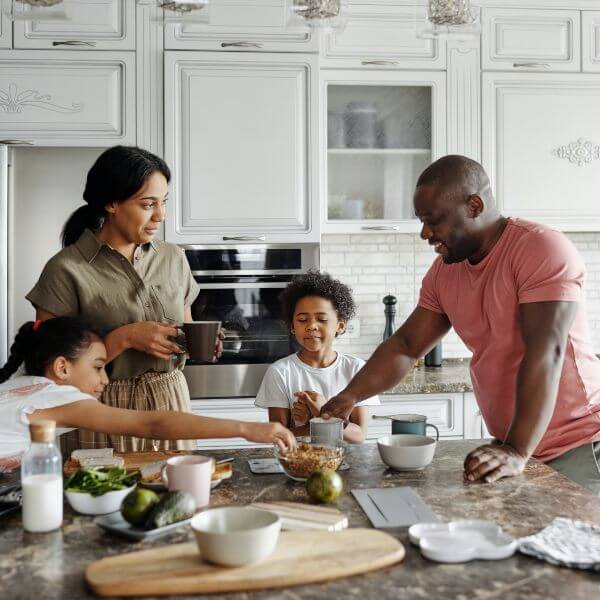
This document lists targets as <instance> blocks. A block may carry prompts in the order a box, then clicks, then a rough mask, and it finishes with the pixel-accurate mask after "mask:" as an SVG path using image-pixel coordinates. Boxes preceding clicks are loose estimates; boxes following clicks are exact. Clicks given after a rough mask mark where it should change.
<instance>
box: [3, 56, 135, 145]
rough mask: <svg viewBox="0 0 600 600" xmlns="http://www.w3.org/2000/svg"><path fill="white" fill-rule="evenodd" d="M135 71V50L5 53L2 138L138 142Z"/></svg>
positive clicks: (58, 142)
mask: <svg viewBox="0 0 600 600" xmlns="http://www.w3.org/2000/svg"><path fill="white" fill-rule="evenodd" d="M134 69H135V57H134V54H133V53H132V52H96V53H93V54H90V53H87V52H70V53H68V56H67V54H62V55H58V54H57V53H55V52H52V51H37V50H36V51H32V52H31V51H23V50H14V51H2V52H0V138H5V139H7V138H18V139H25V140H30V141H33V142H34V143H35V144H39V145H41V146H64V145H69V146H100V147H102V146H112V145H114V144H119V143H128V144H133V143H135V122H134V118H133V117H134V112H133V111H134V103H135V87H134V85H135V84H134V81H135V80H134Z"/></svg>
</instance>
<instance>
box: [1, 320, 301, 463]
mask: <svg viewBox="0 0 600 600" xmlns="http://www.w3.org/2000/svg"><path fill="white" fill-rule="evenodd" d="M106 358H107V352H106V347H105V346H104V343H103V342H102V339H101V338H100V337H99V336H98V334H97V333H96V332H94V330H93V329H91V328H90V327H88V326H87V325H86V324H85V323H83V322H82V321H81V320H80V319H77V318H74V317H58V318H56V319H50V320H48V321H45V322H41V321H36V323H35V324H34V323H31V322H29V323H25V325H23V326H22V327H21V329H20V330H19V333H18V334H17V336H16V338H15V342H14V344H13V345H12V347H11V350H10V357H9V360H8V362H7V363H6V365H5V366H4V367H3V368H0V459H3V458H5V457H15V458H17V457H18V456H19V455H20V454H22V453H23V452H24V451H25V450H26V448H27V446H28V445H29V430H28V425H29V423H32V422H36V421H39V420H41V419H51V420H53V421H56V424H57V426H58V428H59V429H58V434H61V433H64V432H66V431H67V430H68V429H69V428H73V427H85V428H87V429H88V430H92V431H97V432H103V433H105V434H117V435H126V434H133V435H138V436H140V437H142V438H160V439H178V438H181V439H192V440H195V439H198V438H206V437H211V438H215V437H216V438H225V437H244V438H246V439H247V440H249V441H252V442H263V443H265V442H266V443H269V442H272V443H276V444H278V445H279V446H280V447H281V448H282V449H287V448H293V447H294V446H295V438H294V436H293V435H292V433H291V432H290V431H288V430H287V429H285V428H284V427H283V426H282V425H280V424H273V423H245V422H243V421H230V420H226V419H211V418H208V417H197V416H194V415H184V414H182V413H180V412H166V411H143V412H139V411H135V410H127V409H122V408H112V407H108V406H105V405H103V404H101V403H100V402H98V401H97V399H98V398H99V397H100V396H101V395H102V393H103V390H104V388H105V387H106V385H107V383H108V378H107V376H106V371H105V370H104V366H105V364H106ZM23 361H25V369H26V373H27V376H25V377H16V378H14V379H10V380H9V381H6V380H7V379H8V378H9V377H10V376H11V375H12V374H13V373H14V372H15V371H16V369H17V367H18V366H19V365H20V364H21V363H22V362H23Z"/></svg>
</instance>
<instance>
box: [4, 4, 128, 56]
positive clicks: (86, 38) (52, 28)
mask: <svg viewBox="0 0 600 600" xmlns="http://www.w3.org/2000/svg"><path fill="white" fill-rule="evenodd" d="M67 10H68V16H69V18H68V20H51V19H48V20H47V21H15V22H14V47H15V48H23V49H33V48H36V49H37V48H47V49H55V50H86V49H87V50H93V49H96V50H135V2H131V1H128V0H92V1H90V0H70V1H69V3H68V6H67Z"/></svg>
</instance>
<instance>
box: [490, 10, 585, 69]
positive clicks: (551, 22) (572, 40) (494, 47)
mask: <svg viewBox="0 0 600 600" xmlns="http://www.w3.org/2000/svg"><path fill="white" fill-rule="evenodd" d="M580 19H581V13H580V12H579V11H578V10H531V9H513V8H485V9H483V10H482V67H483V69H484V70H500V71H579V70H580V68H581V64H580V63H581V54H580V44H581V42H580V40H581V36H580Z"/></svg>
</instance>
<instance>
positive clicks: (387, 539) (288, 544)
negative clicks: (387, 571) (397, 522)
mask: <svg viewBox="0 0 600 600" xmlns="http://www.w3.org/2000/svg"><path fill="white" fill-rule="evenodd" d="M403 558H404V546H402V544H401V543H400V542H399V541H398V540H396V539H395V538H393V537H392V536H390V535H388V534H387V533H383V532H382V531H377V530H375V529H346V530H344V531H339V532H334V533H332V532H329V531H290V532H283V533H282V534H281V535H280V537H279V542H278V544H277V547H276V548H275V552H274V553H273V554H272V555H271V556H270V557H269V558H266V559H265V560H263V561H261V562H259V563H254V564H252V565H248V566H245V567H236V568H226V567H219V566H216V565H211V564H209V563H206V562H203V561H202V560H201V558H200V554H199V551H198V546H197V545H196V544H195V543H193V542H192V543H187V544H175V545H173V546H163V547H162V548H153V549H152V550H143V551H141V552H132V553H130V554H122V555H120V556H113V557H110V558H103V559H101V560H98V561H96V562H94V563H92V564H91V565H89V566H88V568H87V569H86V572H85V578H86V581H87V583H88V584H89V586H90V587H91V589H92V590H93V591H94V592H95V593H96V594H98V595H100V596H167V595H172V594H211V593H216V592H221V593H223V592H243V591H253V590H263V589H268V588H283V587H291V586H296V585H303V584H308V583H317V582H322V581H330V580H332V579H339V578H341V577H349V576H350V575H359V574H360V573H366V572H368V571H375V570H377V569H382V568H384V567H389V566H390V565H393V564H396V563H398V562H400V561H401V560H402V559H403Z"/></svg>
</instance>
